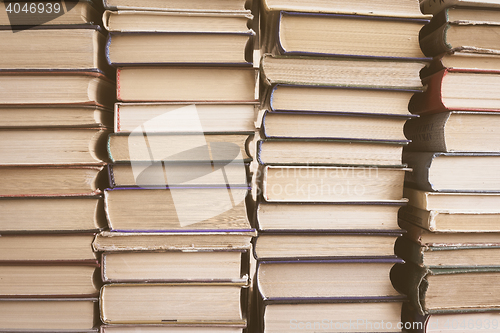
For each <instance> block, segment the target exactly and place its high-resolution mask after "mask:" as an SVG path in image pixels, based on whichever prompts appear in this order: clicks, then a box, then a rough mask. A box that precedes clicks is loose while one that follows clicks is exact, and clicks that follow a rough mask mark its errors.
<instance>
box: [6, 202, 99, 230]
mask: <svg viewBox="0 0 500 333" xmlns="http://www.w3.org/2000/svg"><path fill="white" fill-rule="evenodd" d="M103 207H104V204H103V200H102V196H101V195H91V196H71V197H64V196H58V197H2V198H1V199H0V211H2V214H1V215H0V233H1V234H2V235H5V234H7V233H24V234H26V233H55V232H73V231H74V232H97V231H99V230H101V229H103V228H104V227H105V226H107V223H106V217H105V215H104V209H103ZM68 217H71V218H68Z"/></svg>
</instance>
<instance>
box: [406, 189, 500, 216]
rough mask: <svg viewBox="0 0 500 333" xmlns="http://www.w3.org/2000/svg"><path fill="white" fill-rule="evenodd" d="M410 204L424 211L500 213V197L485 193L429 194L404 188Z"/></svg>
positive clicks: (496, 194)
mask: <svg viewBox="0 0 500 333" xmlns="http://www.w3.org/2000/svg"><path fill="white" fill-rule="evenodd" d="M403 196H404V197H405V198H408V199H409V204H410V205H412V206H414V207H417V208H420V209H424V210H442V211H458V212H462V213H464V212H468V213H500V201H499V200H500V195H499V194H498V193H485V192H476V193H473V192H455V193H444V192H429V191H422V190H417V189H413V188H409V187H405V188H404V194H403Z"/></svg>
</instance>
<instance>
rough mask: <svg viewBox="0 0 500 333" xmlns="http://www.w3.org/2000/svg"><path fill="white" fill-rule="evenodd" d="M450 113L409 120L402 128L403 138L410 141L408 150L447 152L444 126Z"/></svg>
mask: <svg viewBox="0 0 500 333" xmlns="http://www.w3.org/2000/svg"><path fill="white" fill-rule="evenodd" d="M450 115H451V113H450V112H443V113H439V114H435V115H427V116H422V117H420V118H415V119H410V120H408V121H407V122H406V124H405V126H404V133H405V136H406V137H407V138H408V139H410V140H411V142H410V144H409V145H408V149H410V150H413V151H443V152H446V151H447V147H446V135H445V130H444V129H445V126H446V123H447V121H448V119H449V118H450Z"/></svg>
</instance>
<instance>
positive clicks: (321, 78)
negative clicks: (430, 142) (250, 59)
mask: <svg viewBox="0 0 500 333" xmlns="http://www.w3.org/2000/svg"><path fill="white" fill-rule="evenodd" d="M425 63H426V62H425V61H423V60H420V61H408V60H406V61H402V60H398V61H396V60H387V59H362V58H347V57H344V58H342V57H338V58H337V57H331V58H321V57H300V56H282V55H270V54H264V55H263V57H262V60H261V64H260V71H261V77H262V81H263V83H264V84H265V85H266V86H270V87H272V86H274V85H276V84H292V85H299V86H300V85H304V86H313V87H325V86H327V87H331V86H335V87H341V88H346V87H348V88H352V87H356V88H384V89H410V90H422V89H423V86H422V82H421V81H420V77H419V75H418V73H419V71H420V70H421V69H422V68H423V67H424V66H425ZM318 73H321V75H318Z"/></svg>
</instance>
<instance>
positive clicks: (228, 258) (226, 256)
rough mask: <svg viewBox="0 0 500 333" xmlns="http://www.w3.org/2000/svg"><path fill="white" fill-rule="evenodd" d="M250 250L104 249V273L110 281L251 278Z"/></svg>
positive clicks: (230, 281) (216, 280) (220, 280)
mask: <svg viewBox="0 0 500 333" xmlns="http://www.w3.org/2000/svg"><path fill="white" fill-rule="evenodd" d="M248 255H249V252H248V251H242V250H234V251H206V250H205V251H164V252H146V251H141V252H104V253H103V254H102V260H101V267H102V271H101V276H102V280H103V281H104V282H105V283H106V282H127V283H128V282H130V283H134V282H138V283H140V282H148V283H150V282H152V283H167V282H169V283H173V282H179V283H180V282H227V283H245V282H247V281H248V259H249V258H248Z"/></svg>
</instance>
